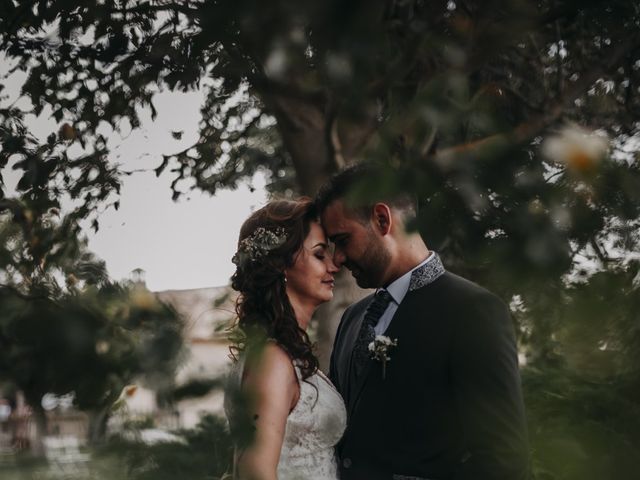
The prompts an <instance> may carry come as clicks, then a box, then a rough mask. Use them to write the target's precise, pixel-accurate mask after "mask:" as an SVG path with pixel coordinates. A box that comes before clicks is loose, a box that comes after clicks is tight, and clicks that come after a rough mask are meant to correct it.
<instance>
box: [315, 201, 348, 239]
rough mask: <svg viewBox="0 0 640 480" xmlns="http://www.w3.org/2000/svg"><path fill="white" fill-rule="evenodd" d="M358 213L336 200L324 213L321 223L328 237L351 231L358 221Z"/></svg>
mask: <svg viewBox="0 0 640 480" xmlns="http://www.w3.org/2000/svg"><path fill="white" fill-rule="evenodd" d="M355 215H356V213H355V212H354V211H353V210H352V209H351V208H349V207H347V206H346V205H345V204H344V202H343V201H342V200H340V199H339V200H334V201H333V202H331V203H330V204H329V205H327V207H326V208H325V209H324V211H323V212H322V216H321V223H322V228H324V230H325V232H326V233H327V236H329V237H331V236H334V235H337V234H339V233H342V232H343V230H346V229H349V228H351V226H352V222H354V221H356V219H355Z"/></svg>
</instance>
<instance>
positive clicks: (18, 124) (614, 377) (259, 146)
mask: <svg viewBox="0 0 640 480" xmlns="http://www.w3.org/2000/svg"><path fill="white" fill-rule="evenodd" d="M639 27H640V2H638V1H637V0H612V1H608V2H599V1H591V0H589V1H585V0H583V1H576V0H539V1H536V2H533V1H529V0H510V1H507V2H497V1H488V2H486V1H485V2H479V1H474V0H467V1H462V0H459V1H455V0H454V1H445V0H442V1H434V2H425V1H423V0H373V1H356V0H354V1H347V2H344V1H336V0H330V1H325V2H312V1H307V0H302V1H298V2H283V1H276V2H258V1H255V0H253V1H252V0H236V1H233V2H230V1H207V0H190V1H188V2H185V1H172V0H157V1H142V0H119V1H114V2H103V1H98V0H87V1H83V2H80V3H78V2H69V1H67V0H50V1H47V2H44V1H36V2H28V1H18V0H11V1H6V2H2V4H1V6H0V44H1V45H2V52H3V54H4V61H5V62H7V64H8V65H10V66H11V68H13V69H17V70H24V71H26V72H27V80H26V82H25V84H24V86H23V88H22V92H21V93H22V96H23V97H24V98H26V99H28V100H30V105H31V107H30V109H29V108H23V107H20V108H18V107H16V106H15V104H14V105H10V106H7V107H2V108H1V109H0V142H1V145H2V150H1V152H0V167H4V166H5V165H9V164H11V165H13V168H15V169H17V170H18V171H20V173H21V179H20V181H19V184H18V190H19V195H20V198H19V199H7V198H5V197H6V195H5V194H3V195H2V196H0V211H3V212H6V214H7V215H9V218H10V221H9V223H8V224H7V229H6V230H3V231H4V232H5V233H3V234H2V235H3V236H4V237H3V240H5V239H6V240H5V242H9V243H7V245H11V242H12V241H13V240H11V238H12V237H11V236H12V235H14V236H15V235H23V237H21V238H23V240H24V242H26V243H25V244H26V245H29V248H27V249H24V250H22V253H20V252H17V251H15V250H12V251H13V253H12V254H11V255H14V257H11V258H12V260H11V261H10V262H9V261H8V260H7V258H9V257H8V255H9V253H7V251H9V250H11V248H9V250H8V249H7V248H5V247H4V246H3V247H2V248H1V249H0V261H1V262H5V264H7V265H8V264H9V263H11V265H12V266H11V268H7V269H6V272H7V273H6V276H7V278H8V281H7V283H8V284H9V287H10V288H9V287H5V288H4V290H2V295H4V296H5V297H6V296H7V295H9V294H10V293H11V295H13V296H12V297H11V299H12V300H11V301H12V302H20V301H24V299H23V298H22V297H21V295H23V296H24V295H29V296H31V295H35V296H37V295H41V293H39V292H41V291H42V289H43V288H44V290H45V291H47V292H48V291H61V292H67V291H68V292H71V291H72V290H73V288H74V287H72V286H70V285H68V284H69V282H68V281H67V282H66V283H67V285H61V282H63V281H65V280H64V279H65V278H69V279H71V280H72V282H71V283H73V281H75V280H73V279H74V278H76V279H78V281H80V283H81V284H83V282H84V283H86V282H88V284H89V286H88V287H82V288H80V290H81V291H82V295H86V296H88V297H87V298H93V297H91V295H92V294H91V292H103V290H104V289H106V290H104V293H101V294H100V295H98V294H97V293H95V294H93V295H95V300H92V301H95V302H97V303H99V300H97V299H98V298H101V299H104V298H105V297H102V296H101V295H103V294H104V295H107V292H108V291H109V288H111V287H107V286H106V285H105V286H104V287H101V286H100V282H97V286H92V285H91V281H92V280H90V279H86V278H85V276H83V275H84V273H82V272H84V270H83V269H80V270H78V268H77V267H79V265H80V263H81V262H79V257H78V255H77V254H76V253H74V252H79V251H80V250H78V249H77V247H76V244H77V242H75V240H73V239H75V238H76V237H77V236H78V235H79V231H78V229H77V225H78V224H77V221H79V220H81V219H88V220H89V221H90V222H91V223H92V224H93V226H94V228H98V226H99V225H98V223H97V214H98V211H99V210H98V209H99V208H103V207H104V206H105V205H111V206H113V207H114V208H117V207H118V200H117V193H118V189H119V184H120V180H121V178H122V175H123V174H126V173H127V172H126V171H125V169H124V167H123V166H122V165H114V164H112V163H111V162H109V158H108V154H109V152H108V147H107V138H106V137H107V136H108V135H109V134H110V133H111V132H112V131H119V130H122V129H127V128H129V126H130V127H132V128H137V127H138V126H139V125H140V112H141V111H142V110H144V109H148V110H150V111H151V113H152V116H154V115H155V110H154V107H153V95H154V94H155V93H156V92H158V91H161V90H167V89H172V90H193V89H196V88H200V89H203V90H204V91H205V100H204V102H203V105H202V108H201V115H202V118H201V121H200V135H199V139H198V141H197V142H196V144H195V145H192V146H188V148H185V149H183V150H181V151H179V152H169V153H167V154H166V155H165V156H164V157H163V158H161V159H158V167H157V169H156V174H157V175H160V174H162V173H163V172H165V174H166V172H167V171H169V174H171V175H173V178H174V180H175V181H174V183H173V189H174V197H175V198H177V197H179V196H180V195H181V194H182V193H183V192H182V191H181V190H180V188H179V186H180V185H181V183H180V180H182V179H190V180H192V183H193V186H194V188H199V189H202V190H205V191H208V192H211V193H215V192H216V191H217V190H218V189H220V188H234V187H235V186H236V185H237V184H238V182H240V181H243V180H246V179H250V178H251V177H252V175H253V174H254V173H255V172H256V171H257V170H263V171H264V172H265V173H266V174H267V177H268V181H269V188H270V189H271V190H272V191H278V192H282V193H284V194H285V195H286V194H292V193H294V192H297V193H306V194H313V193H314V191H315V188H316V187H317V185H318V184H320V183H321V182H322V181H323V180H324V179H325V178H326V177H327V176H328V175H329V174H330V173H331V172H333V171H335V170H337V169H339V168H341V167H342V166H344V165H346V164H349V163H353V162H358V161H362V160H366V161H371V162H375V163H377V164H379V165H381V167H382V172H383V173H382V175H381V178H380V179H379V180H380V181H379V182H378V185H377V186H376V194H381V193H392V192H397V191H400V192H403V193H410V194H413V195H415V196H416V197H417V199H418V200H419V203H420V211H419V215H418V219H417V221H416V223H415V227H416V228H418V229H419V230H420V231H421V232H422V233H423V234H424V236H425V238H426V239H427V243H428V244H429V246H430V247H433V248H434V249H435V250H437V251H439V252H440V254H441V255H442V256H443V257H444V259H445V263H446V264H447V266H448V267H449V268H450V269H451V270H452V271H455V272H457V273H461V274H463V275H465V276H467V277H469V278H471V279H473V280H475V281H477V282H479V283H480V284H482V285H485V286H487V287H489V288H490V289H491V290H493V291H495V292H496V293H498V294H499V295H500V296H501V297H502V298H504V299H506V300H507V301H510V303H511V307H512V311H513V312H514V320H515V323H516V326H517V329H518V333H519V338H520V342H521V347H522V350H523V353H524V354H525V356H526V359H527V362H528V366H527V368H526V369H525V378H524V380H525V388H526V394H527V406H528V411H529V415H530V419H531V436H532V448H533V460H534V468H535V472H536V475H537V477H539V478H544V479H558V480H559V479H563V480H569V479H577V478H580V479H581V480H582V479H586V478H596V477H597V478H628V477H630V476H631V475H628V474H627V473H628V472H633V471H637V469H638V468H640V458H639V456H638V455H637V450H636V447H634V445H637V444H638V441H637V440H638V434H639V432H640V426H638V424H637V422H634V421H633V418H636V417H637V409H638V406H639V401H638V398H640V397H639V396H638V395H637V392H638V389H639V388H640V342H638V340H639V338H638V335H639V333H638V332H639V328H640V319H639V317H638V315H639V313H638V312H640V309H639V308H638V298H640V295H639V292H638V288H639V283H640V282H639V280H638V279H639V277H638V269H639V267H638V256H637V252H638V251H640V245H639V242H640V234H639V233H638V232H640V222H639V213H640V163H639V162H638V153H637V146H638V133H639V132H638V129H639V127H640V122H638V121H637V119H638V118H640V115H639V114H640V101H639V99H640V95H638V93H639V90H638V89H639V87H640V28H639ZM2 87H3V80H1V79H0V91H1V90H2ZM32 113H33V114H39V113H46V114H50V115H52V116H53V118H54V119H55V120H56V121H57V122H58V129H57V130H56V131H55V132H51V134H50V135H49V136H48V138H47V139H46V140H44V139H39V138H36V137H35V136H34V135H33V134H32V132H31V131H30V129H29V127H28V122H29V119H30V118H31V117H29V115H30V114H32ZM569 122H573V123H574V124H577V125H579V126H580V128H578V127H577V126H575V125H574V126H569V127H567V125H570V124H569ZM168 133H169V132H168ZM171 135H172V137H173V138H174V139H176V140H179V139H180V138H181V137H182V132H171ZM554 135H555V136H556V137H557V138H556V142H555V144H554V148H549V147H550V140H551V139H550V137H552V136H554ZM598 135H607V136H608V138H609V139H610V147H609V148H608V149H606V148H605V150H606V151H600V152H598V151H595V152H594V149H596V150H597V145H598V144H599V143H601V142H598V141H597V140H595V137H597V136H598ZM550 151H553V152H554V153H553V154H552V155H549V152H550ZM563 152H564V153H563ZM3 190H4V189H3ZM65 198H67V199H69V198H70V199H71V200H73V205H74V208H73V209H72V211H70V212H69V215H68V216H66V217H64V218H62V219H59V221H57V222H58V223H56V225H58V226H57V227H56V228H55V229H52V230H47V229H46V228H45V227H43V225H46V222H47V221H52V220H51V219H50V218H51V217H50V213H47V212H51V209H56V208H59V203H60V201H61V199H65ZM48 215H49V216H48ZM53 220H55V215H54V217H53ZM5 242H3V244H2V245H5ZM16 255H17V256H16ZM65 258H74V259H76V261H74V262H67V261H66V260H64V259H65ZM87 260H90V259H87ZM43 262H44V263H43ZM51 262H53V263H54V264H56V262H57V263H58V264H59V265H60V267H59V271H64V272H65V274H64V275H62V276H60V275H49V274H46V275H43V273H42V272H41V271H40V269H41V266H40V265H41V264H42V265H44V269H45V270H46V268H48V267H47V265H49V264H50V263H51ZM89 263H90V264H91V265H93V264H94V263H95V262H94V263H91V262H89ZM90 270H91V269H90ZM93 271H94V273H95V272H96V271H95V270H93ZM66 272H69V274H68V275H67V274H66ZM79 274H80V275H79ZM71 275H73V276H71ZM12 279H13V280H12ZM9 280H11V281H9ZM85 288H86V292H85V291H84V290H85ZM69 294H70V293H69ZM65 295H66V294H65ZM74 295H80V293H76V294H74ZM107 296H108V295H107ZM7 298H8V297H7ZM65 298H66V297H65ZM42 301H43V302H44V300H42ZM65 301H66V300H65ZM100 301H103V300H100ZM104 301H106V300H104ZM97 303H96V304H97ZM34 305H39V304H38V303H37V302H36V303H34ZM43 305H45V304H43ZM46 305H49V304H46ZM69 305H73V308H80V307H78V306H77V304H69ZM0 308H4V302H3V304H2V307H0ZM30 308H36V307H35V306H34V307H30ZM39 308H44V307H39ZM83 308H84V307H83ZM95 315H96V316H97V318H102V317H101V316H100V315H98V314H97V313H96V314H95ZM7 318H8V317H7ZM92 318H93V317H92ZM2 321H3V322H5V320H4V317H3V319H2ZM98 323H99V322H98ZM54 383H55V382H54ZM625 419H626V420H627V421H625ZM633 469H635V470H633Z"/></svg>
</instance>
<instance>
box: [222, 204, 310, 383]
mask: <svg viewBox="0 0 640 480" xmlns="http://www.w3.org/2000/svg"><path fill="white" fill-rule="evenodd" d="M317 219H318V215H317V210H316V208H315V205H314V203H313V202H312V201H311V200H310V199H308V198H301V199H299V200H274V201H271V202H269V203H268V204H267V205H266V206H264V207H262V208H261V209H259V210H256V211H255V212H254V213H253V214H252V215H251V216H250V217H249V218H248V219H247V220H246V221H245V222H244V223H243V224H242V227H241V228H240V237H239V239H238V252H237V253H236V255H234V263H235V264H236V272H235V273H234V274H233V276H232V277H231V287H232V288H233V289H234V290H237V291H238V292H240V295H238V299H237V301H236V315H237V322H236V325H235V328H234V330H233V334H232V337H231V341H232V345H231V347H230V349H231V355H232V357H233V358H234V359H236V360H237V358H238V354H239V353H241V352H243V351H245V350H247V348H249V347H250V346H251V345H252V342H254V341H257V342H258V343H260V342H261V341H264V340H265V339H273V340H275V341H276V342H277V343H278V344H279V345H280V346H281V347H282V348H283V349H284V350H285V351H286V352H287V353H288V354H289V356H290V357H291V358H292V359H293V360H297V361H298V365H299V366H300V370H301V373H302V378H303V379H306V378H308V377H309V376H311V375H312V374H313V373H315V371H316V370H317V369H318V359H317V358H316V356H315V355H314V353H313V345H312V344H311V341H310V340H309V336H308V335H307V333H306V332H305V331H304V330H303V329H301V328H300V326H299V325H298V322H297V320H296V316H295V313H294V311H293V307H292V306H291V302H290V301H289V297H288V296H287V292H286V283H285V276H284V270H285V269H286V268H288V267H291V266H292V265H293V264H294V262H295V260H296V257H297V255H298V254H299V253H300V250H301V248H302V244H303V242H304V240H305V238H306V237H307V235H308V234H309V230H310V228H311V223H312V222H315V221H317ZM256 339H257V340H256Z"/></svg>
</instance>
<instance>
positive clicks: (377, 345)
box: [369, 335, 398, 380]
mask: <svg viewBox="0 0 640 480" xmlns="http://www.w3.org/2000/svg"><path fill="white" fill-rule="evenodd" d="M397 345H398V339H397V338H394V339H393V340H391V339H390V338H389V337H387V336H385V335H376V338H375V339H374V340H373V342H371V343H370V344H369V355H370V356H371V358H372V359H374V360H378V361H379V362H382V379H383V380H384V377H385V374H386V371H387V362H388V361H389V360H391V356H390V355H389V350H391V349H392V348H393V347H396V346H397Z"/></svg>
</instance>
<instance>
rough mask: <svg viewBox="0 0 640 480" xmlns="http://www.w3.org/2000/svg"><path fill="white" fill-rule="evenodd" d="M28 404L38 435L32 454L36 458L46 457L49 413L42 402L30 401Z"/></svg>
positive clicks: (34, 441)
mask: <svg viewBox="0 0 640 480" xmlns="http://www.w3.org/2000/svg"><path fill="white" fill-rule="evenodd" d="M28 403H29V406H30V407H31V411H32V415H33V423H34V425H35V427H36V429H35V430H36V434H35V437H34V438H33V442H32V443H31V454H32V455H33V456H34V457H39V458H40V457H44V455H45V447H44V437H46V436H47V434H48V422H47V412H45V410H44V408H42V405H41V404H40V400H33V401H31V400H29V401H28Z"/></svg>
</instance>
